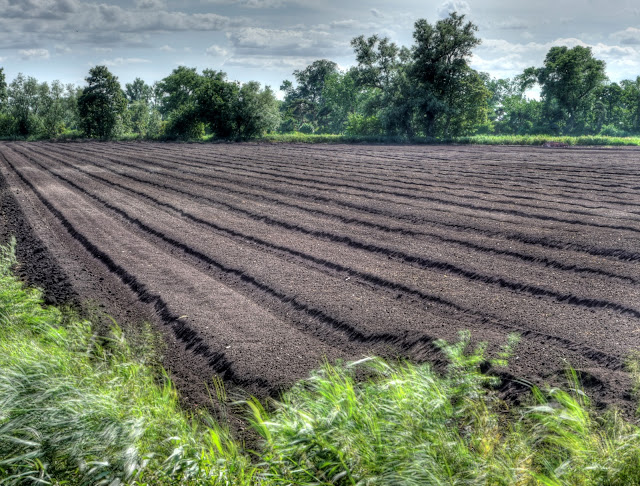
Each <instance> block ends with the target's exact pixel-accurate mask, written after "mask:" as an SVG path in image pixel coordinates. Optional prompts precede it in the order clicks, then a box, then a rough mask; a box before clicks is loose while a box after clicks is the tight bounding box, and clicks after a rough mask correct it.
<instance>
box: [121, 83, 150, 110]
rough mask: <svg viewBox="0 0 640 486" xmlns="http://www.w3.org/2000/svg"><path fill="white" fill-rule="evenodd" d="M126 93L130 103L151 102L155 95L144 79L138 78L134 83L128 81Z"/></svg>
mask: <svg viewBox="0 0 640 486" xmlns="http://www.w3.org/2000/svg"><path fill="white" fill-rule="evenodd" d="M125 95H126V97H127V101H128V102H129V103H135V102H136V101H142V102H143V103H146V104H149V103H150V102H151V98H152V96H153V89H152V88H151V86H149V85H148V84H147V83H145V82H144V81H143V80H142V79H140V78H136V79H134V80H133V83H127V84H126V85H125Z"/></svg>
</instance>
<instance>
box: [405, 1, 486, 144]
mask: <svg viewBox="0 0 640 486" xmlns="http://www.w3.org/2000/svg"><path fill="white" fill-rule="evenodd" d="M477 30H478V28H477V27H476V26H475V25H474V24H473V23H471V22H466V23H465V21H464V15H458V14H457V13H455V12H454V13H451V14H450V15H449V17H448V18H446V19H443V20H439V21H438V22H436V24H435V25H431V24H429V23H428V22H427V21H426V20H424V19H420V20H418V21H417V22H416V23H415V30H414V33H413V38H414V39H415V42H416V44H415V46H414V48H413V56H412V57H413V66H412V71H411V77H412V78H413V79H414V80H415V81H416V83H418V84H419V88H420V89H419V91H420V93H421V95H420V97H419V99H418V103H419V107H418V113H419V116H418V122H419V125H420V126H421V128H422V130H423V132H424V134H425V135H426V136H430V137H431V136H436V135H444V136H449V135H457V134H460V133H463V132H464V131H466V130H467V129H468V127H469V125H470V124H473V123H474V122H478V121H480V120H482V119H483V116H486V99H487V98H488V96H489V93H488V91H487V90H486V88H484V83H483V82H482V78H481V77H480V76H479V75H478V73H477V72H476V71H474V70H473V69H471V68H470V67H469V65H468V60H469V58H470V57H471V51H472V49H473V48H474V47H476V46H478V45H479V44H480V39H479V38H478V37H476V35H475V33H476V31H477ZM461 93H464V95H461ZM466 96H471V97H472V100H469V99H468V98H467V99H465V97H466Z"/></svg>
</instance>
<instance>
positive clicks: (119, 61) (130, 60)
mask: <svg viewBox="0 0 640 486" xmlns="http://www.w3.org/2000/svg"><path fill="white" fill-rule="evenodd" d="M150 62H151V61H150V60H149V59H141V58H139V57H127V58H124V57H116V58H115V59H104V60H102V61H100V62H99V63H98V64H101V65H104V66H110V67H112V66H122V65H123V64H148V63H150Z"/></svg>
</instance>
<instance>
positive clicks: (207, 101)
mask: <svg viewBox="0 0 640 486" xmlns="http://www.w3.org/2000/svg"><path fill="white" fill-rule="evenodd" d="M226 77H227V75H226V74H225V73H223V72H221V71H214V70H212V69H205V70H204V71H203V73H202V77H201V79H200V82H199V87H198V88H197V90H196V92H195V101H196V104H197V110H198V117H199V119H200V120H202V121H203V122H204V123H207V124H208V125H209V128H210V129H211V131H212V132H213V133H214V134H215V135H216V136H217V137H219V138H231V137H233V136H234V135H236V127H235V124H234V117H235V114H234V107H233V104H234V103H235V101H236V100H237V98H238V91H239V89H240V87H239V85H238V83H233V82H228V81H227V80H226Z"/></svg>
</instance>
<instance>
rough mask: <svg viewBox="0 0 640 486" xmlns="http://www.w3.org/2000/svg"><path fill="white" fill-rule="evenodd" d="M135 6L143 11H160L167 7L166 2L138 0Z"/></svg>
mask: <svg viewBox="0 0 640 486" xmlns="http://www.w3.org/2000/svg"><path fill="white" fill-rule="evenodd" d="M135 6H136V7H137V8H139V9H141V10H160V9H164V8H166V6H167V3H166V2H165V1H164V0H136V1H135Z"/></svg>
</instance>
